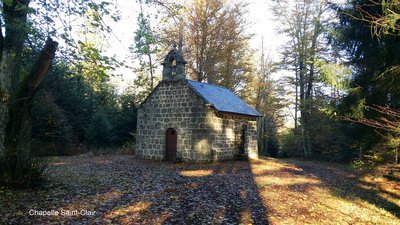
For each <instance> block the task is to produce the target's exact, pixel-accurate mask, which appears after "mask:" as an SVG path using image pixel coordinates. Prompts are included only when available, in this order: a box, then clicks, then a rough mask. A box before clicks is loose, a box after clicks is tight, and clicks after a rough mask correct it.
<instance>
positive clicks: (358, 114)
mask: <svg viewBox="0 0 400 225" xmlns="http://www.w3.org/2000/svg"><path fill="white" fill-rule="evenodd" d="M369 3H370V1H369V0H352V1H349V2H348V4H346V5H343V6H339V7H338V8H337V9H338V15H339V18H340V22H339V23H338V24H337V25H336V27H335V29H336V32H337V33H336V35H335V39H334V42H333V43H334V46H335V47H336V48H338V49H340V50H342V51H344V52H345V53H346V57H347V61H348V62H347V63H348V64H349V65H350V66H351V67H352V68H354V69H353V74H352V79H351V81H350V88H351V91H349V93H348V94H347V95H346V96H345V97H344V98H343V99H342V100H341V102H340V104H339V105H338V109H337V112H338V114H339V115H340V116H342V117H345V118H352V119H353V120H358V119H363V120H366V121H376V120H379V118H381V117H382V113H381V112H379V110H368V107H373V106H379V107H389V108H390V109H393V110H397V109H399V107H400V95H399V93H400V88H399V87H400V79H399V74H400V69H399V68H400V58H399V57H398V52H399V51H400V38H399V36H396V35H391V34H388V35H381V36H380V37H377V36H373V35H372V34H371V24H370V21H364V20H360V19H357V18H359V17H360V15H362V14H360V12H362V13H363V15H364V16H370V17H374V18H381V17H382V16H384V15H385V11H384V10H383V8H382V5H380V4H369ZM382 3H383V2H382ZM349 130H351V132H349V133H351V136H350V137H351V138H352V140H351V141H352V146H354V147H355V149H356V150H357V151H358V152H359V155H360V158H361V157H363V156H366V155H374V154H376V153H378V152H379V148H378V147H379V146H378V145H379V144H380V143H384V142H387V138H386V137H387V135H390V133H391V132H388V131H380V132H379V133H381V134H378V133H377V132H375V131H374V129H371V128H368V127H366V126H364V125H359V124H353V125H351V126H349Z"/></svg>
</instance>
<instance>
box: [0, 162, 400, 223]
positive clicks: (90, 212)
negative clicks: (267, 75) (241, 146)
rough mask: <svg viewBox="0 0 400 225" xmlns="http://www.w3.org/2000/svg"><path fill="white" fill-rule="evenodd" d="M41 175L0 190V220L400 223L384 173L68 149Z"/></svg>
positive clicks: (395, 184) (395, 191)
mask: <svg viewBox="0 0 400 225" xmlns="http://www.w3.org/2000/svg"><path fill="white" fill-rule="evenodd" d="M47 173H48V177H49V180H48V182H47V183H46V184H45V186H44V187H42V188H41V189H38V190H32V191H7V190H1V189H0V224H60V223H64V224H400V185H399V180H398V179H396V177H395V176H387V171H386V170H376V171H369V172H368V173H365V172H364V173H362V172H356V171H353V170H350V169H349V168H347V167H345V166H343V165H339V164H328V163H321V162H310V161H303V160H295V159H286V160H282V159H279V160H278V159H263V160H253V161H249V162H247V161H231V162H220V163H208V164H185V163H181V164H172V163H166V162H152V161H147V160H141V159H136V158H135V157H134V156H95V157H94V156H74V157H55V158H51V159H50V166H49V168H48V170H47ZM395 175H396V174H395ZM43 214H46V215H43Z"/></svg>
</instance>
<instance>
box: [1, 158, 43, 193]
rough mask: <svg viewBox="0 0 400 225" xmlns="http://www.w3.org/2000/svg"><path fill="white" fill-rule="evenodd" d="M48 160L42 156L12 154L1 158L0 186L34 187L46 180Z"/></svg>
mask: <svg viewBox="0 0 400 225" xmlns="http://www.w3.org/2000/svg"><path fill="white" fill-rule="evenodd" d="M46 167H47V162H46V161H45V160H44V159H41V158H26V159H24V158H23V157H17V156H11V157H8V158H6V157H1V158H0V186H2V187H5V188H34V187H38V186H40V185H41V184H43V182H44V181H45V177H44V172H45V169H46Z"/></svg>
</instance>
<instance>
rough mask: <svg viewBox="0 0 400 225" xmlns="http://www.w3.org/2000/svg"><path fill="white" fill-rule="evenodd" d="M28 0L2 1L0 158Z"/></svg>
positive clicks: (15, 79)
mask: <svg viewBox="0 0 400 225" xmlns="http://www.w3.org/2000/svg"><path fill="white" fill-rule="evenodd" d="M28 5H29V0H19V1H11V2H10V3H6V2H4V1H3V4H2V6H3V8H2V15H3V18H4V25H3V24H1V25H3V26H2V27H5V36H3V35H2V32H0V33H1V34H0V57H1V58H0V157H4V156H5V152H6V150H5V145H4V143H5V137H6V125H7V123H8V121H9V105H10V102H11V101H12V96H14V95H15V92H16V89H17V86H18V81H19V75H20V74H19V73H20V65H21V57H22V48H23V44H24V40H25V37H26V30H27V29H26V28H27V24H26V21H27V9H28Z"/></svg>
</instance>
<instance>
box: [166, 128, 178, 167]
mask: <svg viewBox="0 0 400 225" xmlns="http://www.w3.org/2000/svg"><path fill="white" fill-rule="evenodd" d="M177 140H178V135H177V133H176V130H175V129H173V128H168V129H167V131H166V132H165V141H166V144H165V160H167V161H173V160H175V159H176V152H177V150H176V144H177Z"/></svg>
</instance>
